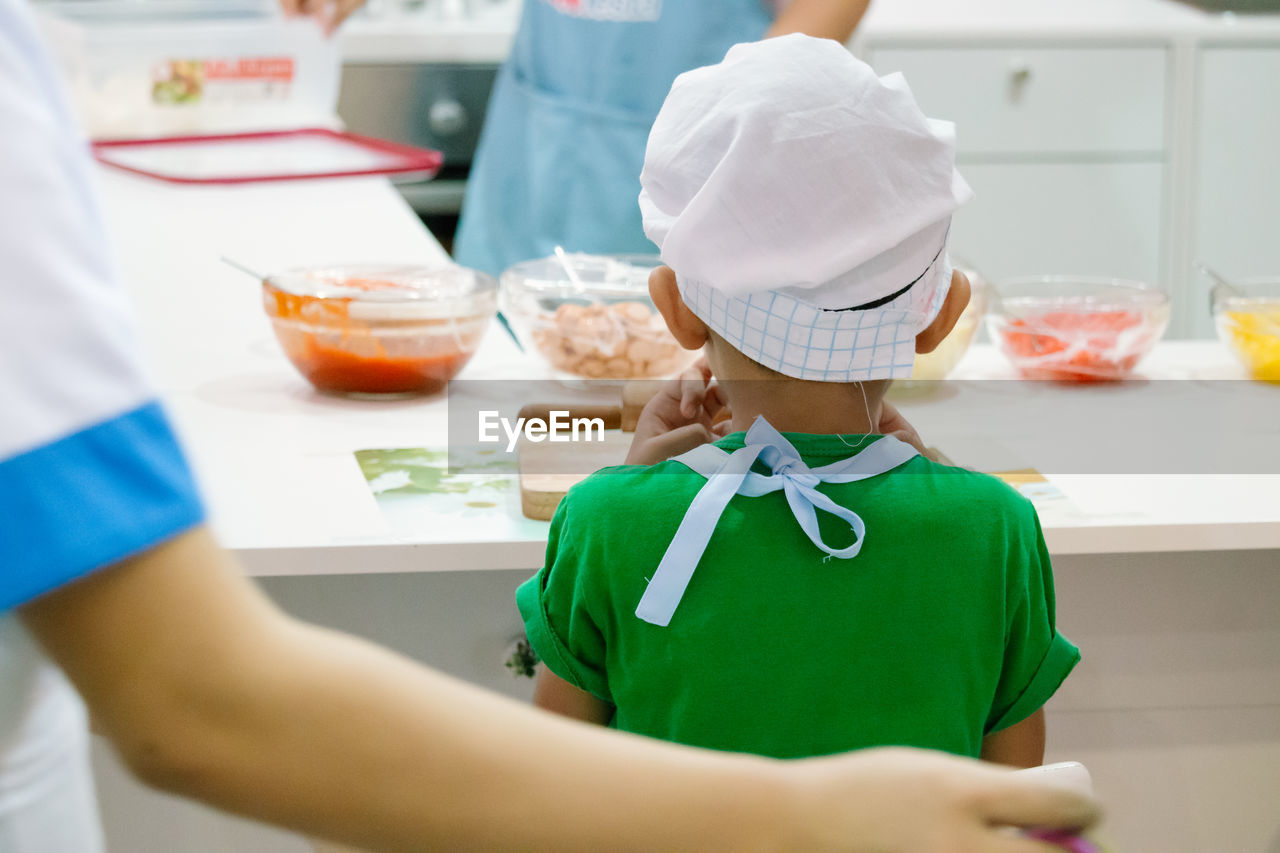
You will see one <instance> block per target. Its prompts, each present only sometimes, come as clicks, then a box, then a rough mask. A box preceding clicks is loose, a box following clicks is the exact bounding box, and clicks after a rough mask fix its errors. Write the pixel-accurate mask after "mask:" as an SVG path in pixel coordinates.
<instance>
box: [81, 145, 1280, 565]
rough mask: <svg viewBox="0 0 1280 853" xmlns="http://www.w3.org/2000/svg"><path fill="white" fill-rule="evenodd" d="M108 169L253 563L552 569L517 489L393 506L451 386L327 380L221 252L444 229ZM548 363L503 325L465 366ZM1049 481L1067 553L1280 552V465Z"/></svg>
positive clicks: (348, 242)
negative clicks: (376, 484)
mask: <svg viewBox="0 0 1280 853" xmlns="http://www.w3.org/2000/svg"><path fill="white" fill-rule="evenodd" d="M101 178H102V189H103V191H104V193H103V195H104V200H105V209H106V217H107V221H108V227H109V229H110V231H111V234H112V237H113V240H114V245H115V247H116V250H117V256H118V259H119V261H120V264H121V267H122V270H123V273H124V276H125V279H126V281H127V283H128V285H129V287H130V289H131V292H132V294H133V297H134V299H135V303H136V306H137V310H138V314H139V317H140V325H141V335H142V339H143V342H144V346H145V349H146V351H147V354H148V356H149V359H150V363H151V365H152V367H153V368H154V374H155V378H156V381H157V383H158V385H159V388H160V389H161V392H162V394H163V396H164V399H165V401H166V403H167V404H168V406H169V410H170V412H171V413H172V414H173V416H174V418H175V420H176V422H177V424H178V427H179V431H180V433H181V435H182V437H183V440H184V443H185V445H186V447H187V450H188V452H189V454H190V456H191V459H192V461H193V464H194V466H195V468H196V471H197V475H198V478H199V480H200V483H201V486H202V488H203V490H204V492H205V495H206V497H207V500H208V504H209V507H210V513H211V520H212V523H213V526H214V529H215V531H216V532H217V534H218V535H219V537H220V539H221V540H222V542H223V543H224V544H225V545H226V546H228V547H229V548H231V549H233V550H235V551H237V552H238V553H239V554H240V556H241V557H242V558H243V559H244V561H245V562H246V565H248V567H249V569H250V571H252V572H254V573H257V574H325V573H351V572H402V571H415V572H420V571H432V570H457V569H503V568H528V569H533V568H536V567H537V566H539V565H540V564H541V560H542V556H543V547H544V542H545V536H546V529H547V526H546V524H544V523H540V522H533V521H529V520H527V519H524V518H523V517H522V516H520V512H519V501H518V494H516V493H514V492H508V493H506V494H504V496H503V497H502V498H501V499H500V500H499V505H498V506H497V507H496V508H493V509H490V510H486V511H483V512H477V513H472V516H473V517H470V518H463V519H453V518H450V519H448V520H447V521H445V520H442V521H441V523H440V524H439V525H432V524H427V523H425V522H423V521H422V520H421V519H417V527H416V528H414V529H413V531H412V532H410V533H406V532H405V528H404V526H403V525H401V524H398V523H397V519H395V518H392V517H389V516H388V515H387V514H385V513H384V512H382V511H381V510H380V509H379V507H378V504H377V503H376V502H375V500H374V498H373V496H372V494H371V492H370V490H369V488H368V486H367V484H366V482H365V479H364V477H363V475H362V473H361V471H360V469H359V467H358V465H357V463H356V460H355V458H354V456H353V452H354V451H356V450H361V449H371V448H404V447H430V446H443V445H444V443H445V418H446V412H447V406H446V403H445V400H444V397H443V396H442V395H441V396H437V397H434V398H424V399H417V400H407V401H394V402H368V401H355V400H345V399H339V398H334V397H328V396H323V395H320V394H317V393H316V392H314V391H313V390H312V389H311V388H310V386H309V385H307V383H306V382H305V381H304V380H303V379H301V378H300V377H299V376H298V375H297V374H296V373H295V372H294V370H293V368H292V367H291V366H290V365H289V363H288V362H287V361H286V360H285V358H284V356H283V354H282V353H281V351H280V349H279V347H278V346H277V345H276V342H275V340H274V337H273V335H272V332H271V329H270V326H269V324H268V322H267V319H266V317H265V315H264V314H263V311H262V306H261V302H260V290H259V286H258V284H257V282H256V281H255V280H253V279H251V278H249V277H248V276H245V275H242V274H240V273H237V272H236V271H234V270H232V269H230V268H229V267H227V266H225V265H223V264H222V263H220V262H219V260H218V258H219V255H223V254H225V255H227V256H230V257H232V258H234V259H236V260H237V261H239V262H241V263H243V264H245V265H246V266H249V267H250V268H253V269H259V270H278V269H281V268H284V267H288V266H294V265H309V264H320V263H336V262H343V261H346V262H356V261H412V262H421V263H431V262H436V261H440V260H442V259H443V258H444V253H443V251H442V250H441V248H440V246H439V245H438V243H436V241H435V240H434V239H433V238H432V237H431V236H430V235H429V234H428V233H427V232H426V231H425V230H424V229H423V228H422V226H421V225H420V224H419V222H418V220H417V219H416V217H414V216H413V214H412V213H411V212H410V211H409V210H408V208H407V207H406V206H405V205H404V203H403V202H402V201H401V199H400V198H399V196H398V195H397V194H396V193H395V192H394V190H393V189H392V188H391V187H390V185H388V184H387V183H385V182H383V181H381V180H378V179H345V180H340V181H328V182H288V183H280V184H275V185H270V184H263V185H258V186H256V187H241V188H217V189H202V188H185V187H174V186H168V185H165V184H162V183H159V182H153V181H149V180H147V179H143V178H135V177H132V176H128V175H124V174H121V173H113V172H110V171H109V170H105V169H104V170H102V172H101ZM1141 372H1142V373H1143V374H1144V375H1147V376H1151V377H1153V378H1154V377H1183V378H1206V379H1208V378H1243V376H1244V374H1243V371H1242V370H1241V368H1239V367H1238V366H1237V365H1236V364H1235V363H1234V362H1233V361H1232V360H1231V358H1230V356H1229V355H1228V353H1227V352H1226V351H1225V349H1224V348H1222V347H1221V346H1220V345H1219V344H1217V343H1216V342H1208V341H1206V342H1177V343H1175V342H1167V343H1164V344H1162V345H1161V346H1160V347H1159V348H1158V349H1157V350H1156V352H1155V353H1153V354H1152V356H1151V357H1150V358H1149V359H1148V361H1147V362H1145V363H1144V365H1143V366H1142V371H1141ZM538 373H539V371H538V369H536V368H533V367H531V366H530V365H529V364H528V362H527V361H526V360H525V359H524V358H523V357H522V356H521V355H520V354H519V353H518V352H517V351H516V349H515V348H514V346H513V345H512V344H511V342H510V341H509V339H508V338H507V337H506V336H505V335H504V334H503V333H502V332H501V330H500V329H499V328H498V327H497V326H496V324H495V326H494V327H493V328H492V329H491V330H490V332H489V334H488V336H487V337H486V339H485V342H484V344H483V345H482V347H481V349H480V352H479V353H478V354H477V356H476V358H475V359H474V360H473V361H472V363H471V364H470V365H468V366H467V368H466V369H465V370H464V372H463V374H462V376H463V377H464V378H508V379H509V378H522V377H530V376H534V375H538ZM1009 375H1010V372H1009V368H1008V367H1007V366H1006V365H1005V364H1004V362H1003V360H1002V358H1001V356H1000V355H999V354H998V353H997V352H995V351H994V350H993V349H992V348H991V347H981V346H979V347H975V348H974V349H973V350H971V352H970V353H969V354H968V356H966V358H965V360H964V361H963V362H962V363H961V366H960V368H959V370H958V371H957V373H956V376H958V377H961V378H973V379H984V378H999V377H1007V376H1009ZM935 416H936V415H935ZM921 417H922V419H923V420H921V421H920V422H919V423H918V425H919V426H921V428H922V431H923V432H924V433H925V437H926V439H929V432H928V430H929V428H930V427H929V424H930V423H931V421H930V420H929V417H927V416H926V415H924V414H922V415H921ZM1211 424H1212V421H1210V420H1207V421H1206V426H1207V427H1210V426H1211ZM1278 429H1280V427H1278ZM1276 446H1277V447H1280V436H1278V438H1277V444H1276ZM944 449H945V448H944ZM1278 452H1280V451H1278ZM1272 470H1273V471H1274V470H1277V469H1276V468H1274V467H1273V468H1272ZM1053 482H1054V483H1055V484H1057V485H1059V486H1060V487H1061V488H1062V489H1063V490H1064V491H1065V492H1066V493H1067V495H1068V497H1069V498H1070V499H1071V501H1072V509H1071V511H1070V512H1068V513H1057V512H1054V511H1049V512H1046V511H1042V517H1043V522H1044V525H1045V530H1046V538H1047V540H1048V543H1049V547H1050V549H1051V551H1053V552H1055V553H1058V554H1072V553H1110V552H1140V551H1182V550H1202V549H1231V548H1280V476H1260V475H1259V476H1217V477H1207V476H1200V477H1193V476H1180V477H1175V476H1159V477H1151V476H1147V477H1141V476H1125V477H1102V476H1092V477H1074V478H1056V477H1055V478H1053Z"/></svg>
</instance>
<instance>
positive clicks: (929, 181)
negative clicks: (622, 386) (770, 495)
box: [640, 34, 973, 382]
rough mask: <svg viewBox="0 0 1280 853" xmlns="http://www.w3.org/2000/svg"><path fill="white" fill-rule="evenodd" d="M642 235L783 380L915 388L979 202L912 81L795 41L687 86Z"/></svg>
mask: <svg viewBox="0 0 1280 853" xmlns="http://www.w3.org/2000/svg"><path fill="white" fill-rule="evenodd" d="M640 184H641V187H642V189H641V191H640V210H641V213H642V215H643V217H644V230H645V234H646V235H648V237H649V239H651V240H652V241H653V242H654V243H656V244H657V245H658V248H659V250H660V251H661V254H662V260H663V262H664V263H665V264H666V265H667V266H669V267H671V268H672V269H673V270H674V271H675V273H676V278H677V281H678V283H679V288H680V294H681V296H682V297H683V299H684V301H685V302H686V304H687V305H688V306H689V308H690V309H691V310H692V311H693V312H694V313H695V314H697V315H698V317H699V318H701V319H702V321H703V322H705V323H706V324H707V325H708V326H709V327H710V328H712V329H713V330H714V331H715V332H717V333H718V334H719V335H720V336H721V337H723V338H725V339H726V340H727V341H728V342H729V343H730V344H732V345H733V346H735V347H737V348H738V349H739V350H740V351H742V353H743V354H744V355H746V356H747V357H749V358H751V359H753V360H755V361H757V362H759V363H760V364H763V365H764V366H766V367H769V368H772V369H773V370H776V371H778V372H780V373H783V374H785V375H787V376H793V377H796V378H799V379H813V380H818V381H826V382H855V381H863V380H867V379H882V378H890V377H894V376H908V375H910V373H911V367H912V363H913V361H914V358H915V337H916V335H917V334H918V333H919V332H920V331H922V330H923V329H924V328H925V327H927V326H928V325H929V323H930V322H932V320H933V318H934V317H935V316H936V315H937V313H938V309H939V308H940V307H941V305H942V303H943V301H944V299H945V298H946V294H947V291H948V289H949V287H950V283H951V265H950V262H949V261H948V259H947V252H946V244H947V235H948V232H949V229H950V225H951V214H952V213H953V212H954V211H955V210H956V209H957V208H958V207H959V206H960V205H961V204H963V203H964V202H966V201H968V200H969V198H971V197H972V195H973V194H972V192H971V191H970V189H969V186H968V185H967V184H966V183H965V182H964V179H963V178H961V177H960V174H959V173H958V172H957V171H956V168H955V129H954V126H953V125H952V124H951V123H949V122H942V121H935V120H931V119H929V118H926V117H925V115H924V114H923V113H922V112H921V111H920V108H919V107H918V106H917V105H916V103H915V100H914V99H913V98H912V96H911V91H910V89H908V88H907V84H906V81H905V80H904V79H903V78H902V76H901V75H900V74H891V75H889V76H886V77H883V78H880V77H877V76H876V74H875V72H874V71H872V69H871V68H870V67H869V66H868V65H866V64H865V63H863V62H861V61H859V60H858V59H856V58H854V57H853V56H852V55H851V54H850V53H849V52H848V51H847V50H846V49H845V48H844V47H843V46H842V45H840V44H838V43H837V42H834V41H831V40H829V39H816V38H811V37H809V36H804V35H798V34H797V35H788V36H782V37H780V38H774V39H767V40H765V41H761V42H753V43H749V44H740V45H736V46H734V47H733V48H731V49H730V50H729V53H728V55H726V56H725V58H724V61H723V62H721V63H719V64H718V65H711V66H707V67H705V68H698V69H695V70H693V71H689V72H687V73H685V74H681V75H680V76H679V77H677V78H676V81H675V83H674V85H673V86H672V87H671V92H670V94H668V95H667V99H666V101H665V103H664V104H663V105H662V110H661V111H660V112H659V113H658V117H657V120H656V121H655V122H654V125H653V129H652V131H651V132H650V134H649V143H648V147H647V148H646V150H645V160H644V170H643V171H642V172H641V175H640Z"/></svg>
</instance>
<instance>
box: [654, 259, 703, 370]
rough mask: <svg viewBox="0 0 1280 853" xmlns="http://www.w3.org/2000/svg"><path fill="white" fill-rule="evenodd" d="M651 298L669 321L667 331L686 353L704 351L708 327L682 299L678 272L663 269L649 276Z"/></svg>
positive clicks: (660, 312) (658, 268)
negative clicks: (678, 285)
mask: <svg viewBox="0 0 1280 853" xmlns="http://www.w3.org/2000/svg"><path fill="white" fill-rule="evenodd" d="M649 296H650V297H651V298H652V299H653V304H654V307H656V308H657V309H658V313H659V314H661V315H662V319H664V320H666V321H667V328H668V329H670V330H671V335H672V336H673V337H674V338H675V339H676V342H677V343H679V344H680V346H682V347H684V348H685V349H695V350H696V349H702V345H703V344H705V343H706V342H707V331H708V330H707V324H706V323H704V322H702V321H701V320H700V319H698V315H697V314H694V313H693V312H692V311H690V310H689V306H688V305H685V304H684V300H683V299H681V298H680V288H679V287H677V286H676V273H675V270H673V269H671V267H668V266H660V267H657V268H655V269H654V271H653V272H651V273H649Z"/></svg>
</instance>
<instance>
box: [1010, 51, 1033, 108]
mask: <svg viewBox="0 0 1280 853" xmlns="http://www.w3.org/2000/svg"><path fill="white" fill-rule="evenodd" d="M1030 82H1031V65H1030V63H1028V62H1027V61H1026V60H1024V59H1015V60H1013V61H1012V62H1010V63H1009V96H1010V97H1011V98H1012V99H1013V100H1015V101H1016V100H1018V99H1019V98H1021V97H1022V93H1023V91H1024V90H1025V89H1026V88H1027V84H1028V83H1030Z"/></svg>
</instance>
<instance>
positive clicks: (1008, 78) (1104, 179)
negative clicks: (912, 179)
mask: <svg viewBox="0 0 1280 853" xmlns="http://www.w3.org/2000/svg"><path fill="white" fill-rule="evenodd" d="M865 57H866V59H867V61H868V62H870V63H871V64H872V65H873V66H874V67H875V69H876V70H877V71H878V72H880V73H881V74H886V73H890V72H894V71H901V72H903V74H904V75H905V76H906V79H907V82H908V84H909V85H910V86H911V89H912V92H913V93H914V94H915V96H916V99H917V100H918V101H919V103H920V105H921V108H922V109H923V110H924V111H925V113H926V114H927V115H930V116H933V117H937V118H943V119H947V120H950V121H953V122H955V123H956V126H957V127H956V132H957V162H958V164H959V166H960V171H961V173H962V174H963V175H964V176H965V178H966V179H967V180H968V181H969V183H970V185H971V186H972V187H973V189H974V193H975V198H974V200H973V201H972V202H970V203H969V204H968V205H967V206H965V207H964V208H963V209H961V211H960V212H959V213H958V214H957V215H956V218H955V223H954V226H953V228H954V231H953V234H952V242H951V245H952V251H953V253H954V254H956V255H957V256H959V257H962V258H964V259H965V260H966V261H968V262H969V263H972V264H973V265H974V266H975V267H977V269H979V270H980V271H982V272H983V273H984V274H986V275H987V276H988V278H990V279H992V280H993V281H996V282H998V281H999V280H1000V279H1005V278H1010V277H1014V276H1024V275H1037V274H1074V275H1091V276H1104V277H1112V278H1128V279H1138V280H1141V281H1147V282H1161V283H1164V284H1166V285H1168V284H1170V283H1169V282H1167V281H1165V277H1166V274H1167V271H1166V269H1165V268H1166V266H1167V264H1166V263H1165V261H1164V254H1165V236H1164V233H1165V221H1166V218H1165V212H1164V201H1165V199H1166V198H1167V195H1168V193H1167V183H1168V180H1169V170H1168V168H1167V164H1166V162H1165V160H1166V149H1167V137H1168V131H1167V126H1168V121H1167V118H1166V116H1167V113H1168V108H1167V101H1168V95H1167V89H1168V82H1167V81H1168V79H1169V76H1170V75H1169V71H1168V65H1169V49H1168V48H1167V47H1166V46H1160V45H1157V46H1125V45H1117V46H1102V47H1086V46H1073V45H1070V44H1068V45H1065V46H1051V45H1045V44H1043V43H1037V42H1033V43H1030V44H1026V45H1023V44H1015V43H1004V44H994V45H981V46H966V45H963V44H959V43H946V42H939V43H932V44H926V43H920V44H903V45H897V44H893V43H891V42H890V43H879V44H877V43H876V42H875V41H874V40H870V41H869V44H868V46H867V49H866V51H865ZM1179 310H1180V306H1176V305H1175V312H1177V311H1179Z"/></svg>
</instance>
